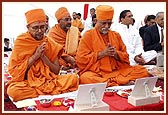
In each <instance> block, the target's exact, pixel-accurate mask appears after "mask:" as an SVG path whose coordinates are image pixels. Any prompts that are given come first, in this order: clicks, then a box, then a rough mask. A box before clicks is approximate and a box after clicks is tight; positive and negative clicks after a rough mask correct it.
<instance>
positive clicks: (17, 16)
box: [2, 2, 166, 39]
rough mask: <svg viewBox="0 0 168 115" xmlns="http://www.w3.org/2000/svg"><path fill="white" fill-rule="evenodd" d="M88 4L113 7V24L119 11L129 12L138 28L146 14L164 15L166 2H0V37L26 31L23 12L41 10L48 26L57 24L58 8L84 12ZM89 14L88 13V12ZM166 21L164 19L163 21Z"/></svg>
mask: <svg viewBox="0 0 168 115" xmlns="http://www.w3.org/2000/svg"><path fill="white" fill-rule="evenodd" d="M86 3H87V4H89V9H90V8H92V7H94V8H96V6H97V5H100V4H101V5H111V6H113V7H114V10H115V11H114V18H113V22H114V23H116V22H118V17H119V14H120V12H121V11H123V10H126V9H127V10H131V12H132V13H133V15H134V18H135V20H136V21H135V25H136V26H139V24H140V23H141V21H143V20H144V17H145V16H146V15H147V14H154V15H155V14H156V13H157V12H159V11H164V12H165V13H166V2H15V3H14V2H2V34H3V35H2V37H3V38H4V37H9V38H14V39H15V38H16V37H17V36H18V35H19V34H21V33H22V32H25V31H26V19H25V12H27V11H28V10H30V9H34V8H43V9H44V11H45V13H46V14H47V15H48V16H49V25H50V27H52V26H53V25H54V24H55V23H57V21H56V18H55V11H56V10H57V9H58V8H59V7H62V6H64V7H67V9H68V10H69V12H70V13H71V14H72V12H74V11H75V12H78V13H81V14H82V18H83V12H84V4H86ZM88 13H89V11H88ZM165 20H166V19H165Z"/></svg>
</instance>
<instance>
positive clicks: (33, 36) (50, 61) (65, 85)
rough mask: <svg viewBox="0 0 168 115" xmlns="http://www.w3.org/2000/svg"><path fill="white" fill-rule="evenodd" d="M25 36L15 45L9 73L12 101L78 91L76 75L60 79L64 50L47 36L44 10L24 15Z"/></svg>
mask: <svg viewBox="0 0 168 115" xmlns="http://www.w3.org/2000/svg"><path fill="white" fill-rule="evenodd" d="M25 16H26V19H27V29H28V31H27V32H26V33H23V34H21V35H19V36H18V37H17V38H16V40H15V44H14V48H13V51H12V54H11V58H10V62H9V66H8V70H9V73H10V75H11V76H12V80H11V81H9V82H8V87H7V94H8V95H9V96H10V97H12V99H13V101H14V102H16V101H19V100H23V99H27V98H34V97H37V96H39V95H56V94H61V93H65V92H70V91H75V90H77V88H78V77H77V75H76V74H67V75H58V74H59V71H60V67H61V66H60V63H59V61H58V60H59V59H60V57H61V55H62V53H63V51H64V50H63V47H62V46H61V45H60V44H58V43H56V42H54V40H53V39H50V38H48V37H47V36H45V31H46V27H47V26H46V15H45V12H44V11H43V9H33V10H30V11H28V12H26V13H25Z"/></svg>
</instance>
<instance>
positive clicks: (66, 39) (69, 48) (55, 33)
mask: <svg viewBox="0 0 168 115" xmlns="http://www.w3.org/2000/svg"><path fill="white" fill-rule="evenodd" d="M72 29H74V31H73V30H72ZM76 29H78V28H77V27H73V26H71V28H70V30H68V32H67V33H66V32H65V31H64V30H63V29H61V27H60V24H56V25H55V26H53V27H52V28H51V29H50V30H49V32H48V36H49V37H51V38H52V39H53V40H54V41H55V42H57V43H59V44H60V45H62V46H63V48H64V49H65V52H64V53H63V54H62V56H64V57H68V56H73V57H75V55H76V50H77V47H78V42H79V36H80V33H79V31H78V32H76ZM70 32H76V33H73V34H71V33H70ZM72 36H73V37H72ZM67 43H68V44H67ZM59 61H60V63H61V65H64V66H67V65H68V64H67V63H66V62H65V61H64V60H63V59H60V60H59Z"/></svg>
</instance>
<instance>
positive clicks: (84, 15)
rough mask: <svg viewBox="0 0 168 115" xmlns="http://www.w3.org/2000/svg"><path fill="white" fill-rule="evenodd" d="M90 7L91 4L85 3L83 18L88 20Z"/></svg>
mask: <svg viewBox="0 0 168 115" xmlns="http://www.w3.org/2000/svg"><path fill="white" fill-rule="evenodd" d="M88 8H89V4H85V5H84V14H83V20H86V18H87V15H88Z"/></svg>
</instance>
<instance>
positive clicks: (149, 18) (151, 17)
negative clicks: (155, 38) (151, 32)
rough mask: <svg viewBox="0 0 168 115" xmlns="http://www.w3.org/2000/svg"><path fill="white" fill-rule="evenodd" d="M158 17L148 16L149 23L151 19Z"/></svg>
mask: <svg viewBox="0 0 168 115" xmlns="http://www.w3.org/2000/svg"><path fill="white" fill-rule="evenodd" d="M155 18H156V16H155V15H148V17H147V21H150V20H151V19H155Z"/></svg>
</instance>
